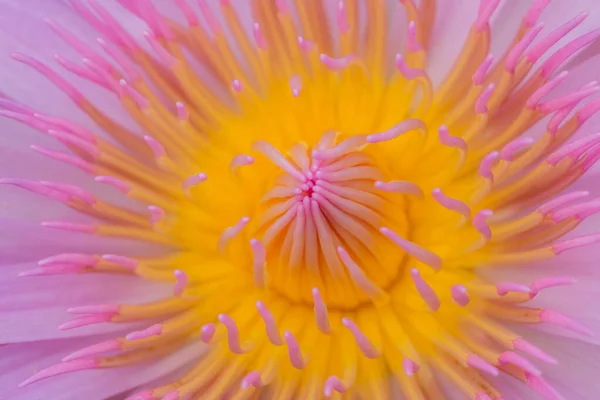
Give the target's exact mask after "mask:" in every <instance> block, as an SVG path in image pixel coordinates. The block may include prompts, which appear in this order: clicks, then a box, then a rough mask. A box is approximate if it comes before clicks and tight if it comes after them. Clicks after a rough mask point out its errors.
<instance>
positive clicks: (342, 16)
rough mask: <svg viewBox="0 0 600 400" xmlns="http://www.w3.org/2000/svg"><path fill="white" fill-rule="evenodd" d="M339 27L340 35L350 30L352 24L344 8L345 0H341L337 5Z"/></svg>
mask: <svg viewBox="0 0 600 400" xmlns="http://www.w3.org/2000/svg"><path fill="white" fill-rule="evenodd" d="M336 17H337V28H338V32H339V33H340V35H344V34H346V33H348V31H350V25H349V24H348V18H347V17H346V10H345V8H344V1H343V0H340V1H339V2H338V5H337V13H336Z"/></svg>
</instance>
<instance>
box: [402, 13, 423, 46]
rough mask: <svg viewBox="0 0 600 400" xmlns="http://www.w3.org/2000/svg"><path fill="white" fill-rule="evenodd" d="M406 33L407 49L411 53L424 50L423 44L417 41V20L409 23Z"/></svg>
mask: <svg viewBox="0 0 600 400" xmlns="http://www.w3.org/2000/svg"><path fill="white" fill-rule="evenodd" d="M407 32H408V33H407V35H406V50H408V52H409V53H416V52H418V51H421V50H423V46H421V44H419V42H418V41H417V24H416V23H415V21H410V22H409V23H408V31H407Z"/></svg>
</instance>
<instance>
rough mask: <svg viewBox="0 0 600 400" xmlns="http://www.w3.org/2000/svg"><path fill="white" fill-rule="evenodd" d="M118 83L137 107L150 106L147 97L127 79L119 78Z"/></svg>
mask: <svg viewBox="0 0 600 400" xmlns="http://www.w3.org/2000/svg"><path fill="white" fill-rule="evenodd" d="M119 85H120V86H121V87H122V88H123V89H125V92H127V94H128V95H129V97H131V99H132V100H133V101H134V102H135V104H137V106H138V107H139V108H141V109H142V110H145V109H147V108H149V107H150V102H149V101H148V99H147V98H145V97H144V96H143V95H142V94H141V93H140V92H138V91H137V90H136V89H135V88H134V87H133V86H131V85H130V84H128V83H127V81H125V79H121V80H120V81H119ZM146 137H147V136H144V139H146ZM146 143H148V141H147V140H146ZM148 145H149V146H150V147H151V148H152V145H150V144H149V143H148ZM152 150H153V151H154V149H152ZM157 158H158V157H157Z"/></svg>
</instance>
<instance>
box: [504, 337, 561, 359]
mask: <svg viewBox="0 0 600 400" xmlns="http://www.w3.org/2000/svg"><path fill="white" fill-rule="evenodd" d="M513 346H514V348H515V350H519V351H522V352H523V353H525V354H528V355H530V356H532V357H535V358H537V359H538V360H540V361H543V362H545V363H547V364H558V361H557V360H556V358H554V357H552V356H551V355H549V354H548V353H546V352H545V351H543V350H541V349H539V348H538V347H536V346H534V345H532V344H531V343H529V342H527V341H526V340H525V339H522V338H518V339H515V340H513Z"/></svg>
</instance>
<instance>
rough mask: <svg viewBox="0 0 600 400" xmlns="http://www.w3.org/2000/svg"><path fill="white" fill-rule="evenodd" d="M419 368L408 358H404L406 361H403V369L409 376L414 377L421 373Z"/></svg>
mask: <svg viewBox="0 0 600 400" xmlns="http://www.w3.org/2000/svg"><path fill="white" fill-rule="evenodd" d="M419 368H420V367H419V364H417V363H416V362H414V361H413V360H411V359H410V358H408V357H404V360H402V369H403V370H404V373H405V374H406V375H407V376H413V375H414V374H416V373H417V372H418V371H419Z"/></svg>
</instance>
